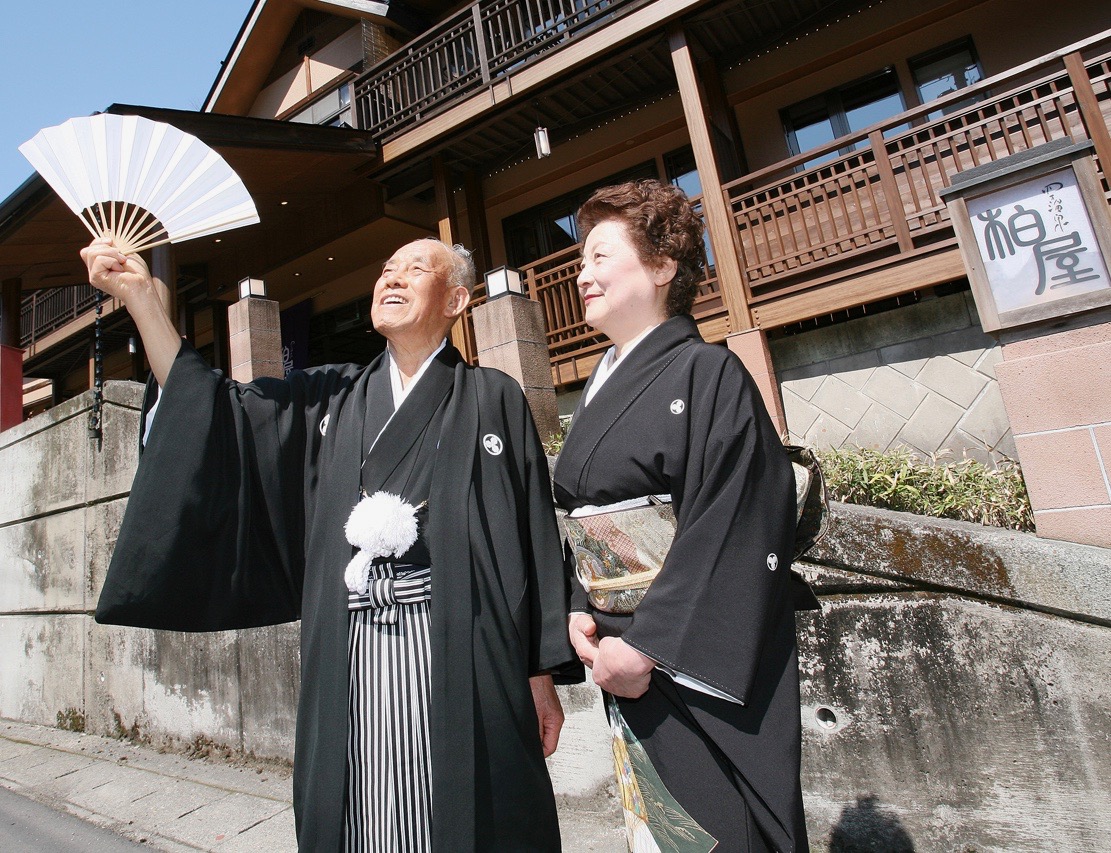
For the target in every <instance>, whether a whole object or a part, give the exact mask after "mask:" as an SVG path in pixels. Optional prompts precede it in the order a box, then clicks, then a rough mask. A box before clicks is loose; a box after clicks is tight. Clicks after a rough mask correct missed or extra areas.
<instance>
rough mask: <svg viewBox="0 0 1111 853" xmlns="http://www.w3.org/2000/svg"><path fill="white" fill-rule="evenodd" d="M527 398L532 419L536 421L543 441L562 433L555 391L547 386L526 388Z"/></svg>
mask: <svg viewBox="0 0 1111 853" xmlns="http://www.w3.org/2000/svg"><path fill="white" fill-rule="evenodd" d="M525 399H526V400H527V401H528V405H529V411H530V412H532V419H533V420H534V421H535V422H536V432H537V434H538V435H539V436H540V440H541V441H546V440H547V439H548V437H549V436H553V435H560V434H561V430H560V426H559V409H558V408H557V406H556V401H555V393H554V392H553V391H551V390H550V389H547V388H526V389H525Z"/></svg>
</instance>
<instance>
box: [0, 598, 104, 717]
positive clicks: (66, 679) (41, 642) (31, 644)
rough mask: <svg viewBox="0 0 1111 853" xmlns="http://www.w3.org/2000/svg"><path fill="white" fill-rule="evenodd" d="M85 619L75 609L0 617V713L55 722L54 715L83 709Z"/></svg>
mask: <svg viewBox="0 0 1111 853" xmlns="http://www.w3.org/2000/svg"><path fill="white" fill-rule="evenodd" d="M87 621H88V617H86V616H84V615H80V614H73V615H67V614H44V615H35V616H30V615H26V616H21V615H5V616H3V617H0V649H3V665H2V666H3V668H2V677H0V717H3V718H6V719H9V720H19V721H21V722H25V723H35V724H37V725H42V726H56V725H58V716H59V714H61V715H69V714H71V713H74V714H81V713H82V712H83V709H84V695H83V690H82V685H83V683H84V678H83V677H82V676H83V673H82V660H83V657H84V652H85V624H86V622H87Z"/></svg>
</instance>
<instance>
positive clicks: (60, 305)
mask: <svg viewBox="0 0 1111 853" xmlns="http://www.w3.org/2000/svg"><path fill="white" fill-rule="evenodd" d="M95 302H96V291H95V290H93V286H92V285H91V284H78V285H73V286H71V287H52V288H49V289H47V290H33V291H31V293H30V295H28V296H24V297H23V305H22V309H21V311H20V316H19V328H20V329H22V330H24V331H23V334H22V336H21V338H20V342H19V345H20V346H21V347H23V348H24V349H27V348H28V347H30V346H31V345H33V344H34V343H35V341H37V340H40V339H41V338H42V337H43V336H45V335H48V334H49V333H50V332H52V331H54V330H55V329H60V328H61V327H62V326H64V325H66V323H69V322H71V321H73V320H76V319H77V318H78V317H79V316H80V315H82V314H84V313H85V312H86V311H88V310H89V309H90V308H92V307H93V304H94V303H95Z"/></svg>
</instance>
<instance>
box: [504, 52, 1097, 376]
mask: <svg viewBox="0 0 1111 853" xmlns="http://www.w3.org/2000/svg"><path fill="white" fill-rule="evenodd" d="M1109 48H1111V36H1109V35H1108V34H1107V33H1104V34H1101V36H1098V37H1094V38H1092V39H1089V40H1088V41H1086V42H1082V43H1080V44H1078V45H1074V46H1072V47H1070V48H1068V49H1067V50H1066V51H1061V52H1058V53H1054V54H1051V55H1049V56H1046V57H1042V58H1041V59H1038V60H1035V61H1033V62H1030V63H1027V64H1025V65H1022V66H1019V67H1017V68H1014V69H1012V70H1010V71H1009V72H1007V73H1005V74H1002V75H998V76H996V77H992V78H989V79H987V80H984V81H983V82H981V83H980V84H978V85H976V86H974V87H971V88H967V89H962V90H960V91H959V92H956V93H954V94H952V95H950V96H947V97H946V98H943V99H940V100H937V101H934V102H931V103H930V104H927V105H925V106H922V107H919V108H917V109H914V110H909V111H907V112H904V113H901V114H899V115H896V116H894V117H892V118H891V119H889V120H887V121H885V122H883V123H881V124H878V125H875V126H873V127H870V128H867V129H865V130H863V131H861V132H859V133H855V134H852V135H849V136H845V137H842V138H840V139H837V140H835V141H833V142H831V143H829V144H828V145H825V146H822V147H821V148H817V149H814V150H812V151H807V152H805V153H804V154H801V155H799V156H797V157H793V158H791V159H789V160H785V161H782V162H779V163H776V164H774V165H773V166H770V167H768V168H765V169H761V170H759V171H756V172H753V173H751V174H749V175H746V176H744V177H742V178H741V179H740V180H737V181H734V182H732V183H729V184H726V185H725V186H724V187H722V192H723V193H724V194H725V198H726V201H727V202H728V204H729V207H730V210H731V212H732V218H733V226H734V228H735V229H736V238H737V244H738V248H739V252H740V257H741V262H742V271H743V275H744V279H745V281H744V288H745V298H746V301H747V304H748V305H749V306H750V308H751V311H752V315H753V320H754V322H755V323H756V325H758V326H761V327H763V328H775V327H778V326H783V325H787V324H789V323H794V322H799V321H801V320H805V319H808V318H811V317H815V316H820V315H822V314H827V313H831V312H834V311H839V310H843V309H845V308H850V307H853V306H856V305H861V304H865V303H868V302H873V301H877V300H880V299H885V298H889V297H892V296H897V295H899V294H901V293H907V292H910V291H912V290H916V289H921V288H923V287H927V286H930V285H932V284H940V283H943V282H946V281H952V280H954V279H959V278H961V277H962V276H964V275H965V270H964V266H963V264H962V262H961V259H960V255H959V252H958V250H957V247H956V239H955V237H954V235H953V229H952V225H951V224H950V222H949V216H948V212H947V210H946V207H945V205H944V203H943V202H942V201H941V199H940V197H939V195H938V193H939V190H941V189H943V188H944V187H946V186H948V185H949V176H950V175H952V174H954V173H956V172H960V171H962V170H965V169H969V168H972V167H975V166H979V165H981V164H983V163H987V162H991V161H993V160H998V159H1001V158H1003V157H1007V156H1009V155H1011V154H1014V153H1016V152H1018V151H1023V150H1026V149H1029V148H1033V147H1035V146H1037V145H1040V144H1042V143H1044V142H1048V141H1051V140H1055V139H1065V138H1071V139H1073V140H1076V141H1081V140H1084V139H1093V140H1094V141H1095V142H1096V152H1097V155H1100V154H1102V159H1103V160H1104V162H1103V163H1101V164H1100V173H1101V176H1102V177H1103V180H1104V187H1105V192H1106V189H1107V178H1106V171H1107V162H1109V161H1111V143H1108V142H1107V141H1105V140H1107V139H1108V134H1107V128H1108V126H1111V51H1109ZM1019 81H1022V82H1019ZM969 98H979V99H980V100H978V101H977V102H976V103H973V104H971V105H967V106H958V105H960V104H963V103H964V102H967V101H968V99H969ZM944 111H947V112H949V114H948V115H942V116H941V117H940V118H932V119H931V118H930V115H931V114H937V113H939V112H944ZM846 150H848V151H849V153H844V154H839V153H838V152H841V151H846ZM830 153H833V154H834V155H835V159H832V160H830V161H829V162H826V163H823V164H821V165H817V166H813V167H811V168H807V167H806V165H805V164H806V163H807V162H812V161H814V160H816V159H819V158H821V157H823V156H825V155H827V154H830ZM1109 196H1111V194H1109ZM579 252H580V247H578V246H575V247H572V248H570V249H568V250H566V251H564V252H561V253H559V254H557V255H551V256H549V257H546V258H541V259H539V260H537V261H534V262H532V263H531V264H528V265H527V266H526V267H525V268H524V270H523V271H524V273H525V275H526V278H527V281H528V286H529V295H530V296H532V298H534V299H537V300H539V301H540V302H541V303H542V304H543V306H544V311H545V316H546V319H547V323H548V346H549V349H550V352H551V359H552V375H553V378H554V380H555V382H556V385H557V386H560V385H564V384H567V383H569V382H574V381H577V380H581V379H585V378H586V376H588V375H589V372H590V369H591V368H592V367H593V365H594V363H595V362H596V361H597V359H598V357H599V355H600V352H601V351H602V350H603V349H604V347H605V344H604V343H603V341H602V339H600V338H599V337H598V336H597V335H595V334H594V333H593V332H592V330H591V329H590V328H589V327H588V326H587V325H586V324H585V323H584V322H583V317H582V306H581V302H580V300H579V298H578V294H577V293H576V291H575V275H576V271H577V263H578V257H579ZM695 316H696V319H698V320H699V324H700V326H701V327H702V330H703V335H704V336H705V337H706V338H707V339H708V340H722V339H723V338H724V337H725V335H726V334H727V333H728V331H729V328H728V318H727V317H726V311H725V308H724V307H723V304H722V299H721V296H720V294H719V293H718V289H717V282H716V280H714V279H712V278H708V279H707V280H706V282H705V283H704V284H703V288H702V292H701V294H700V296H699V299H698V302H697V303H696V306H695Z"/></svg>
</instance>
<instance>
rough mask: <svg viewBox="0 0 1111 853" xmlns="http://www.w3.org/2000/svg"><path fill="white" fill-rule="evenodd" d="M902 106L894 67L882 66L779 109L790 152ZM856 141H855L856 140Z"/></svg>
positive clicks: (798, 151) (823, 159)
mask: <svg viewBox="0 0 1111 853" xmlns="http://www.w3.org/2000/svg"><path fill="white" fill-rule="evenodd" d="M905 109H906V104H905V103H904V102H903V95H902V92H901V91H900V90H899V78H898V76H897V75H896V74H895V69H894V68H885V69H883V70H882V71H880V72H879V73H877V74H872V75H870V76H868V77H865V78H864V79H862V80H856V81H854V82H852V83H849V84H847V85H845V86H839V87H838V88H836V89H830V90H829V91H828V92H823V93H822V94H821V95H818V96H817V97H814V98H809V99H807V100H805V101H801V102H799V103H797V104H793V105H792V106H790V107H787V109H785V110H783V112H782V117H783V127H784V130H785V131H786V133H787V145H788V147H789V148H790V151H791V153H792V154H802V153H803V152H806V151H810V150H811V149H814V148H817V147H818V146H819V145H825V144H826V143H828V142H832V141H833V140H835V139H839V138H840V137H842V136H847V135H848V134H850V133H855V132H857V131H859V130H863V129H864V128H866V127H870V126H872V125H874V124H878V123H879V122H882V121H883V120H884V119H888V118H891V116H894V115H898V114H899V113H901V112H903V111H904V110H905ZM906 126H907V125H905V124H901V125H899V126H897V127H891V128H888V129H887V130H885V131H884V135H891V134H893V133H898V132H899V131H901V130H903V129H905V128H906ZM858 144H859V143H858ZM855 147H857V144H850V145H845V146H843V147H841V148H839V149H837V150H836V151H831V152H829V153H828V154H823V155H822V156H821V157H816V158H814V159H813V160H808V161H806V163H804V164H803V167H802V168H804V169H809V168H810V167H812V166H817V165H819V164H821V163H825V162H826V161H828V160H832V159H834V158H835V157H839V156H840V155H842V154H847V153H848V152H850V151H852V150H853V149H854V148H855Z"/></svg>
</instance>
